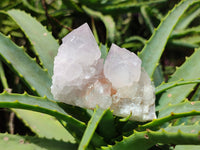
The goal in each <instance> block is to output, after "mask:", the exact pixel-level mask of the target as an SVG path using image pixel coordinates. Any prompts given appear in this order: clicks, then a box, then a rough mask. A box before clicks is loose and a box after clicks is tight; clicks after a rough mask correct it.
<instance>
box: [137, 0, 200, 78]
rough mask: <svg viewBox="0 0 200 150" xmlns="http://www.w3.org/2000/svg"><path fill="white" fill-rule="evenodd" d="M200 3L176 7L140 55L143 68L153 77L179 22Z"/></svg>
mask: <svg viewBox="0 0 200 150" xmlns="http://www.w3.org/2000/svg"><path fill="white" fill-rule="evenodd" d="M196 2H200V1H199V0H184V1H181V2H180V3H179V5H178V6H175V7H174V8H173V10H171V11H170V12H169V14H168V15H166V17H165V18H164V19H163V20H162V21H161V23H160V25H159V26H158V28H157V29H156V30H155V31H154V33H153V35H152V36H151V38H150V39H149V41H148V42H147V44H146V45H145V47H144V48H143V50H142V52H141V53H140V54H139V56H140V58H141V59H142V66H143V67H144V69H145V70H146V71H147V73H148V74H149V76H150V77H152V75H153V73H154V71H155V68H156V67H157V65H158V62H159V60H160V57H161V55H162V53H163V51H164V48H165V45H166V43H167V41H168V39H169V36H170V34H171V32H172V30H173V29H174V27H175V25H176V24H177V22H178V21H179V19H180V17H181V16H182V15H183V14H184V12H185V11H186V10H187V9H188V8H189V7H190V6H191V5H192V4H194V3H196Z"/></svg>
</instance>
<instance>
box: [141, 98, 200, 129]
mask: <svg viewBox="0 0 200 150" xmlns="http://www.w3.org/2000/svg"><path fill="white" fill-rule="evenodd" d="M196 115H200V102H190V101H185V102H183V103H179V104H175V105H168V106H167V107H165V108H164V109H162V110H160V111H159V114H158V119H154V120H153V121H151V122H149V123H147V124H144V125H140V126H139V130H144V129H155V128H157V127H158V126H161V125H163V124H164V123H166V122H168V121H171V120H173V119H177V118H181V117H187V116H196Z"/></svg>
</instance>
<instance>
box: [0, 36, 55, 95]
mask: <svg viewBox="0 0 200 150" xmlns="http://www.w3.org/2000/svg"><path fill="white" fill-rule="evenodd" d="M0 55H1V56H2V57H3V58H4V60H5V61H6V62H7V63H8V64H9V65H11V66H12V67H13V68H14V69H15V71H16V72H17V73H18V74H19V76H20V77H21V78H23V79H24V80H25V81H26V82H27V83H28V84H29V86H31V89H32V90H33V91H36V92H37V93H38V94H39V95H41V96H44V95H46V96H47V97H48V98H51V99H53V96H52V94H51V91H50V86H51V78H50V76H49V75H48V73H47V72H46V71H44V70H43V69H42V68H41V67H40V66H39V65H38V64H37V63H36V61H35V60H34V59H31V58H30V57H29V56H28V55H27V54H26V53H25V52H24V50H23V48H20V47H18V46H17V45H15V44H14V43H13V42H12V41H11V40H10V39H9V38H8V37H6V36H4V35H3V34H1V33H0Z"/></svg>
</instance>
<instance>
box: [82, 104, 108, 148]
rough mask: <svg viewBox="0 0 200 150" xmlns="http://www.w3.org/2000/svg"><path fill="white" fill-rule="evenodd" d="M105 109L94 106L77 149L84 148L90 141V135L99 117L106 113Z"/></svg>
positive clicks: (99, 119)
mask: <svg viewBox="0 0 200 150" xmlns="http://www.w3.org/2000/svg"><path fill="white" fill-rule="evenodd" d="M106 111H107V110H102V109H101V108H98V107H97V108H96V109H95V110H94V113H93V115H92V118H91V119H90V121H89V122H88V125H87V128H86V130H85V132H84V134H83V137H82V139H81V143H80V145H79V147H78V150H85V149H87V146H88V144H89V143H90V140H91V139H92V136H93V134H94V132H95V130H96V128H97V126H98V124H99V122H100V121H101V118H102V117H103V115H104V114H105V113H106Z"/></svg>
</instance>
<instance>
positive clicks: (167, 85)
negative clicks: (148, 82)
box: [155, 79, 200, 94]
mask: <svg viewBox="0 0 200 150" xmlns="http://www.w3.org/2000/svg"><path fill="white" fill-rule="evenodd" d="M194 83H200V79H197V80H179V81H172V82H168V83H162V84H160V85H159V86H157V87H156V89H155V93H156V94H160V93H161V92H164V91H166V90H168V89H170V88H173V87H176V86H179V85H185V84H194Z"/></svg>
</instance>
